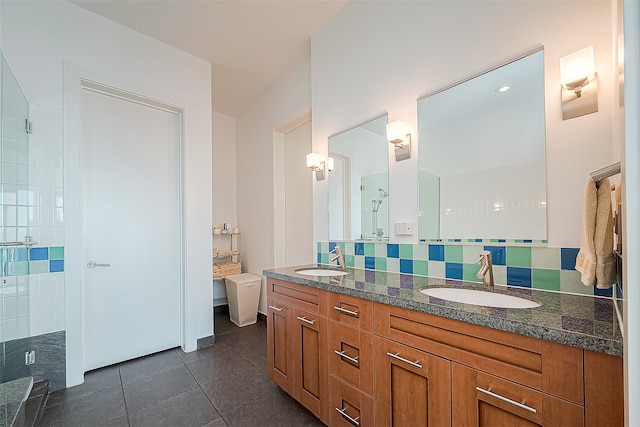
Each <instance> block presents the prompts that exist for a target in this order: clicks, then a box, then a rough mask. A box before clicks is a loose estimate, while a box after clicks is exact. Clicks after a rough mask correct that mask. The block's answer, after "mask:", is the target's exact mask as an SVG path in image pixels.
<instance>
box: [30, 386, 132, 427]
mask: <svg viewBox="0 0 640 427" xmlns="http://www.w3.org/2000/svg"><path fill="white" fill-rule="evenodd" d="M121 417H125V418H126V411H125V404H124V395H123V394H122V387H121V386H120V385H117V386H115V387H111V388H109V389H107V390H103V391H100V392H97V393H93V394H89V395H87V396H82V397H78V398H76V399H73V400H69V401H65V402H62V403H60V404H59V405H55V406H52V407H48V408H45V410H44V414H43V416H42V426H43V427H47V426H95V425H101V424H104V423H106V422H108V421H110V420H114V419H116V418H121Z"/></svg>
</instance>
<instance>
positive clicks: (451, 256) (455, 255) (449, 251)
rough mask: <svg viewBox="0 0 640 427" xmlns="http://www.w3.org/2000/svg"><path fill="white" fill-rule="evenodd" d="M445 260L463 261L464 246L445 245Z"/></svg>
mask: <svg viewBox="0 0 640 427" xmlns="http://www.w3.org/2000/svg"><path fill="white" fill-rule="evenodd" d="M444 260H445V261H446V262H462V246H461V245H445V247H444Z"/></svg>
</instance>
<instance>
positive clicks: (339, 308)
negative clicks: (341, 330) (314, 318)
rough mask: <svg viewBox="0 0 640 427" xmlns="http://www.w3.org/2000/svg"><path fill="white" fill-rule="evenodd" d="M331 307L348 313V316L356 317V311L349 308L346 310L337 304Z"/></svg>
mask: <svg viewBox="0 0 640 427" xmlns="http://www.w3.org/2000/svg"><path fill="white" fill-rule="evenodd" d="M333 308H335V309H336V310H338V311H339V312H341V313H344V314H348V315H349V316H353V317H358V312H357V311H351V310H347V309H346V308H342V307H337V306H334V307H333Z"/></svg>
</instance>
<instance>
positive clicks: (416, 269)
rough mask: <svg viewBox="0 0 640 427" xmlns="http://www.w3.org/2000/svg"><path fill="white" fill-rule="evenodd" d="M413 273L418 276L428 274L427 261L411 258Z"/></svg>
mask: <svg viewBox="0 0 640 427" xmlns="http://www.w3.org/2000/svg"><path fill="white" fill-rule="evenodd" d="M413 274H418V275H420V276H428V275H429V261H426V260H422V259H415V260H413Z"/></svg>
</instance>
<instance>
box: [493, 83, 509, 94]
mask: <svg viewBox="0 0 640 427" xmlns="http://www.w3.org/2000/svg"><path fill="white" fill-rule="evenodd" d="M509 89H511V86H508V85H505V86H500V87H499V88H496V92H498V93H505V92H507V91H509Z"/></svg>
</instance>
